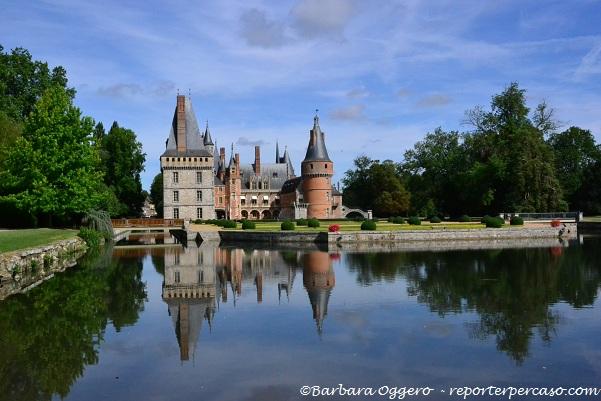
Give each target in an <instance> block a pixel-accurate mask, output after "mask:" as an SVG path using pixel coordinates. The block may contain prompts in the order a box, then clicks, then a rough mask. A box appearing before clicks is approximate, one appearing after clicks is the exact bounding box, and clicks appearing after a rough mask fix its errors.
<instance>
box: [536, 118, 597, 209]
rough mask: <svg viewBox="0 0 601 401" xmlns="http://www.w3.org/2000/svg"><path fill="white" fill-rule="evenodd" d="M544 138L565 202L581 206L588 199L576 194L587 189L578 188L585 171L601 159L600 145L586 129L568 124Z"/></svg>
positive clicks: (583, 178) (583, 181)
mask: <svg viewBox="0 0 601 401" xmlns="http://www.w3.org/2000/svg"><path fill="white" fill-rule="evenodd" d="M548 142H549V144H550V145H551V147H552V148H553V151H554V153H555V170H556V173H557V177H558V178H559V182H560V183H561V187H562V188H563V191H564V194H565V198H566V200H567V202H568V204H569V206H570V207H571V208H572V209H573V208H575V207H576V208H578V207H580V208H582V207H584V204H585V203H588V202H589V200H590V199H588V198H582V199H580V198H579V197H582V196H585V194H586V193H587V191H581V187H582V185H583V184H584V183H585V173H587V172H588V171H589V170H590V169H591V167H592V166H593V165H594V164H595V163H597V162H599V161H601V149H600V148H599V146H598V145H597V144H596V143H595V137H594V136H593V134H592V133H591V132H590V131H589V130H584V129H582V128H579V127H570V128H568V129H567V130H565V131H563V132H561V133H555V134H552V135H551V136H550V137H549V141H548ZM588 175H590V174H588ZM587 211H588V210H587Z"/></svg>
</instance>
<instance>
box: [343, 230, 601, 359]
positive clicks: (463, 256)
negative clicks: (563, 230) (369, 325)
mask: <svg viewBox="0 0 601 401" xmlns="http://www.w3.org/2000/svg"><path fill="white" fill-rule="evenodd" d="M599 245H601V240H600V239H592V238H591V239H588V241H587V242H586V243H585V246H583V247H579V246H572V247H569V248H566V249H565V252H563V254H562V255H559V256H558V255H557V254H555V253H553V252H550V250H549V249H540V248H539V249H507V250H495V251H474V252H409V253H401V252H399V253H380V254H377V253H374V254H348V255H347V261H348V265H349V267H350V269H351V270H352V271H355V272H357V281H358V282H359V283H361V284H363V285H370V284H371V283H373V282H377V281H382V280H394V279H395V278H396V277H403V278H405V279H406V280H407V291H408V292H409V294H410V295H413V296H416V297H417V300H418V301H419V302H421V303H424V304H427V305H428V306H429V308H430V310H431V311H434V312H437V313H438V314H439V315H441V316H445V315H446V314H448V313H461V312H476V313H478V315H479V320H478V321H477V322H474V323H470V324H468V325H467V326H468V330H469V334H470V337H472V338H475V339H485V338H488V337H489V336H494V337H495V338H496V342H497V347H498V349H499V350H501V351H503V352H506V353H507V354H509V355H510V356H511V357H512V358H513V359H514V360H515V361H516V362H517V363H521V362H522V361H524V360H525V359H526V357H527V356H528V349H529V345H530V340H531V339H532V337H533V336H534V335H536V334H538V335H539V336H540V338H541V339H542V340H543V341H547V342H548V341H550V340H551V339H552V337H553V335H554V334H555V327H556V325H557V323H558V320H559V317H558V315H557V314H556V313H555V312H553V310H552V309H551V306H552V305H553V304H555V303H557V302H560V301H564V302H568V303H569V304H571V305H572V306H574V307H582V306H584V305H590V304H592V303H593V301H594V300H595V298H596V296H597V289H598V287H599V284H600V283H601V265H599V264H598V263H597V261H598V260H599V258H600V257H601V251H600V249H601V248H600V247H599Z"/></svg>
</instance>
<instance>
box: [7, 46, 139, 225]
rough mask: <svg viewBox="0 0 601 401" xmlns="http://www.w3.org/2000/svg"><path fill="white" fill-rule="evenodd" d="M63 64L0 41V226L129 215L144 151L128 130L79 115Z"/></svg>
mask: <svg viewBox="0 0 601 401" xmlns="http://www.w3.org/2000/svg"><path fill="white" fill-rule="evenodd" d="M74 98H75V90H74V89H73V88H70V87H68V81H67V73H66V71H65V69H64V68H63V67H60V66H59V67H55V68H53V69H52V70H51V69H50V68H49V67H48V64H47V63H46V62H42V61H37V60H33V59H32V56H31V54H30V53H29V52H28V51H27V50H25V49H22V48H16V49H13V50H12V51H11V52H4V48H3V47H2V46H0V211H1V212H0V227H6V226H11V227H24V226H37V225H70V224H77V223H79V219H80V218H81V216H82V215H83V214H84V213H85V212H86V211H89V210H106V211H108V212H109V213H110V214H111V216H115V217H117V216H137V215H139V214H140V212H141V209H142V205H143V203H144V200H145V198H146V194H145V193H144V192H143V190H142V183H141V181H140V172H141V171H142V170H143V169H144V162H145V158H146V155H145V154H144V153H143V152H142V144H141V143H140V142H138V140H137V138H136V135H135V133H134V132H133V131H132V130H129V129H126V128H123V127H120V126H119V124H117V122H116V121H115V122H114V123H113V125H112V126H111V128H110V130H109V131H108V133H107V132H105V130H104V127H103V126H102V123H98V124H95V122H94V120H93V119H92V118H91V117H86V116H83V115H82V112H81V111H80V110H79V108H77V107H76V106H75V105H74V104H73V101H74Z"/></svg>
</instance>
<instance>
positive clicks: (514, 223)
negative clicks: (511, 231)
mask: <svg viewBox="0 0 601 401" xmlns="http://www.w3.org/2000/svg"><path fill="white" fill-rule="evenodd" d="M509 224H511V225H512V226H523V225H524V219H522V218H521V217H520V216H513V217H512V218H511V220H509Z"/></svg>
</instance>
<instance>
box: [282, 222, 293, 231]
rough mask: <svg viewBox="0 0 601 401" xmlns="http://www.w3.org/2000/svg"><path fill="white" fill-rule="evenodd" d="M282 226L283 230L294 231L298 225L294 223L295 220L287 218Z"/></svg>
mask: <svg viewBox="0 0 601 401" xmlns="http://www.w3.org/2000/svg"><path fill="white" fill-rule="evenodd" d="M280 228H281V229H282V231H294V229H295V228H296V225H295V224H294V222H293V221H290V220H285V221H283V222H282V225H281V226H280Z"/></svg>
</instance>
